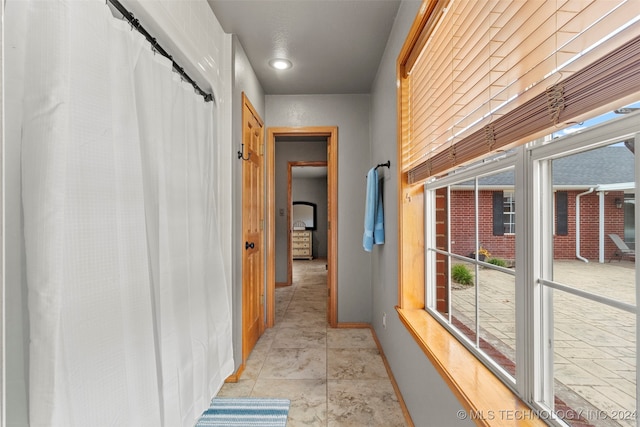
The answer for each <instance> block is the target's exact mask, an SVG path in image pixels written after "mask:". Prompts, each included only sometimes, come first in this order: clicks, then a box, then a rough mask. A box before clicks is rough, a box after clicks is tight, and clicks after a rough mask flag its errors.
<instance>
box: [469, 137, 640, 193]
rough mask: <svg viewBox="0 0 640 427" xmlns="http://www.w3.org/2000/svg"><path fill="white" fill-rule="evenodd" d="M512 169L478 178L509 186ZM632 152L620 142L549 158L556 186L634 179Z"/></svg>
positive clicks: (511, 178)
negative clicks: (551, 161) (554, 158)
mask: <svg viewBox="0 0 640 427" xmlns="http://www.w3.org/2000/svg"><path fill="white" fill-rule="evenodd" d="M513 179H514V175H513V172H502V173H499V174H496V175H491V176H488V177H483V178H481V179H480V182H479V183H480V185H482V186H493V187H501V186H504V187H506V186H513V184H514V182H513ZM634 181H635V175H634V155H633V153H632V152H631V151H630V150H629V149H628V148H627V147H625V146H624V145H621V144H620V145H612V146H607V147H602V148H597V149H594V150H589V151H585V152H582V153H578V154H574V155H571V156H567V157H562V158H560V159H556V160H554V161H553V185H554V186H556V187H563V186H567V187H584V188H589V187H596V186H598V185H603V184H617V183H627V182H634Z"/></svg>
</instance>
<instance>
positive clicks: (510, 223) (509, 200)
mask: <svg viewBox="0 0 640 427" xmlns="http://www.w3.org/2000/svg"><path fill="white" fill-rule="evenodd" d="M515 232H516V199H515V197H514V194H513V191H494V192H493V235H494V236H504V235H505V234H514V233H515Z"/></svg>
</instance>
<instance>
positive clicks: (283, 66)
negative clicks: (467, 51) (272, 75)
mask: <svg viewBox="0 0 640 427" xmlns="http://www.w3.org/2000/svg"><path fill="white" fill-rule="evenodd" d="M269 65H271V66H272V67H273V68H275V69H276V70H288V69H289V68H291V66H292V64H291V61H289V60H288V59H282V58H275V59H272V60H271V61H269Z"/></svg>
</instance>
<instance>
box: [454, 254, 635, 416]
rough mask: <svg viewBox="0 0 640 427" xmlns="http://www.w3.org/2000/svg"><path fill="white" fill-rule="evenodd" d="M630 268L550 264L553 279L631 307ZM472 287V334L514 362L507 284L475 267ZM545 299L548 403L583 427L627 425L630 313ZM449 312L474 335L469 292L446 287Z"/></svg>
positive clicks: (625, 264) (511, 288) (568, 298)
mask: <svg viewBox="0 0 640 427" xmlns="http://www.w3.org/2000/svg"><path fill="white" fill-rule="evenodd" d="M468 267H469V268H470V269H471V270H472V271H473V266H472V265H471V264H468ZM634 267H635V264H634V263H633V262H629V261H613V262H611V263H604V264H600V263H597V262H590V263H584V262H582V261H577V260H576V261H555V263H554V281H555V282H559V283H562V284H565V285H570V286H573V287H576V288H578V289H581V290H584V291H588V292H592V293H595V294H598V295H602V296H606V297H609V298H613V299H616V300H620V301H623V302H626V303H629V304H633V305H635V299H636V298H635V286H634V283H635V273H634ZM478 286H479V289H480V297H479V300H478V304H479V307H480V314H479V317H480V325H481V333H480V336H481V338H482V339H484V340H486V341H487V342H488V343H490V344H491V346H492V347H493V348H495V349H496V350H497V351H499V352H500V353H502V354H503V355H505V356H506V357H507V359H509V360H511V361H514V360H515V279H514V277H513V276H511V275H508V274H505V273H502V272H499V271H496V270H492V269H489V268H481V269H480V270H479V285H478ZM553 294H554V295H553V305H554V309H553V317H554V325H555V327H554V349H555V353H554V370H555V372H554V379H555V381H554V387H555V394H556V397H557V398H559V399H561V400H562V401H563V402H565V403H566V404H567V406H568V407H569V408H572V409H573V410H575V411H577V412H578V413H582V414H583V419H584V420H586V421H587V422H588V423H589V424H591V425H598V426H600V425H605V426H609V425H611V426H617V425H622V426H635V425H636V420H635V413H636V403H635V399H636V381H635V378H636V363H635V355H636V336H635V334H636V332H635V315H634V314H631V313H628V312H626V311H623V310H620V309H616V308H611V307H609V306H606V305H603V304H599V303H595V302H592V301H590V300H586V299H583V298H579V297H576V296H574V295H571V294H567V293H565V292H561V291H558V290H554V291H553ZM452 307H453V313H454V315H455V316H456V318H458V320H460V321H462V322H463V323H464V324H465V325H466V326H468V327H469V328H470V329H472V330H475V320H473V319H475V293H474V287H473V286H471V287H463V286H459V285H455V286H453V288H452ZM607 416H608V417H607ZM611 418H616V419H615V420H614V419H611ZM567 421H568V422H569V423H571V420H567ZM575 424H576V425H584V424H579V423H575Z"/></svg>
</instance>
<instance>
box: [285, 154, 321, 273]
mask: <svg viewBox="0 0 640 427" xmlns="http://www.w3.org/2000/svg"><path fill="white" fill-rule="evenodd" d="M287 166H288V167H287V224H289V225H290V226H289V227H288V228H287V234H288V235H287V284H289V285H290V284H291V283H292V282H293V260H294V259H296V258H299V259H309V260H310V259H313V258H327V242H328V228H327V223H328V195H329V194H328V192H327V190H328V187H327V162H322V161H294V162H288V164H287ZM303 183H304V184H303ZM300 187H303V188H300ZM296 209H298V211H299V212H308V214H307V215H296ZM300 222H304V224H300ZM300 232H302V233H308V236H309V237H308V238H306V240H308V242H305V243H304V246H305V247H304V248H303V249H297V248H295V247H294V240H295V235H294V234H295V233H300Z"/></svg>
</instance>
